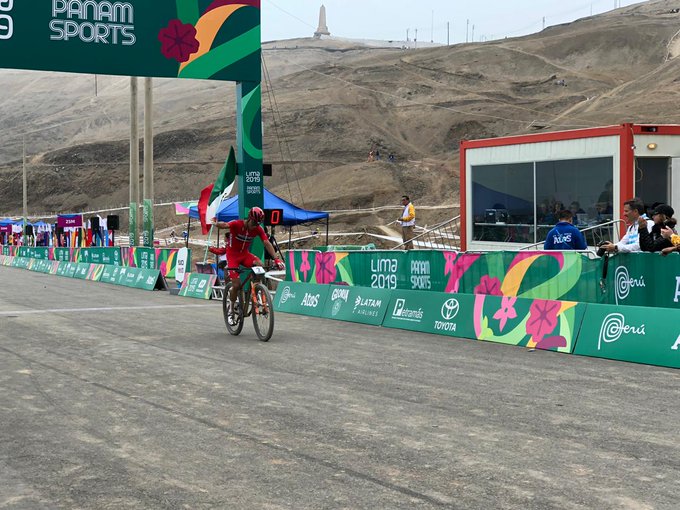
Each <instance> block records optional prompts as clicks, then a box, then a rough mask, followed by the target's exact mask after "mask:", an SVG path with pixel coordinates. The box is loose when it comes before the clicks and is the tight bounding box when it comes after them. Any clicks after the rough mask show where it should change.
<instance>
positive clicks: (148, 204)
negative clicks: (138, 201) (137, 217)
mask: <svg viewBox="0 0 680 510" xmlns="http://www.w3.org/2000/svg"><path fill="white" fill-rule="evenodd" d="M142 211H143V212H142V215H143V222H142V245H144V246H145V247H147V248H153V202H152V201H151V200H149V199H146V198H145V199H144V200H143V202H142Z"/></svg>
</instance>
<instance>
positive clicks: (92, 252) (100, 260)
mask: <svg viewBox="0 0 680 510" xmlns="http://www.w3.org/2000/svg"><path fill="white" fill-rule="evenodd" d="M55 252H56V250H55ZM55 255H56V253H55ZM72 257H73V258H72V259H71V261H72V262H84V263H86V264H108V265H114V266H120V265H122V263H123V258H122V256H121V253H120V247H118V246H115V247H114V246H112V247H107V248H104V247H101V248H96V247H92V248H76V249H75V250H73V255H72Z"/></svg>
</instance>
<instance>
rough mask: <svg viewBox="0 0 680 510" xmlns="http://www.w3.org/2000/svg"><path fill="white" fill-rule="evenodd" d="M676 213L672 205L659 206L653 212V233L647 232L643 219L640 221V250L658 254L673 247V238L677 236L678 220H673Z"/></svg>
mask: <svg viewBox="0 0 680 510" xmlns="http://www.w3.org/2000/svg"><path fill="white" fill-rule="evenodd" d="M673 214H675V211H674V210H673V208H672V207H671V206H670V205H666V204H658V205H657V206H656V207H655V208H654V210H653V211H652V220H653V221H654V225H653V226H652V230H651V232H648V231H647V228H646V224H645V222H644V220H643V219H642V217H640V219H639V220H638V233H639V235H640V249H641V250H642V251H650V252H657V251H662V250H663V249H664V248H670V247H672V246H673V243H672V242H671V236H672V235H673V234H675V225H676V223H677V220H676V219H675V218H673Z"/></svg>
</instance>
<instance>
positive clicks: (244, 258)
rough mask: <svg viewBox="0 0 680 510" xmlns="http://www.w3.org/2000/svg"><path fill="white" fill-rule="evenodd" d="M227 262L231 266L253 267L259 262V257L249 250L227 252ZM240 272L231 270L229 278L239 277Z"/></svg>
mask: <svg viewBox="0 0 680 510" xmlns="http://www.w3.org/2000/svg"><path fill="white" fill-rule="evenodd" d="M227 262H228V265H229V267H239V266H245V267H253V266H254V265H255V262H257V257H256V256H255V255H253V254H252V253H250V252H249V251H237V252H230V251H228V252H227ZM238 277H239V273H238V271H235V270H233V269H230V270H229V278H238Z"/></svg>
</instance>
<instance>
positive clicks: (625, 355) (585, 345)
mask: <svg viewBox="0 0 680 510" xmlns="http://www.w3.org/2000/svg"><path fill="white" fill-rule="evenodd" d="M676 313H678V312H677V311H676V310H669V309H663V308H648V307H638V306H611V305H588V307H587V309H586V314H585V318H584V320H583V326H582V327H581V333H580V335H579V338H578V342H577V343H576V350H575V351H574V354H578V355H582V356H591V357H596V358H606V359H614V360H621V361H632V362H635V363H645V364H649V365H659V366H664V367H672V368H680V323H679V322H678V321H677V320H675V317H674V315H675V314H676Z"/></svg>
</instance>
